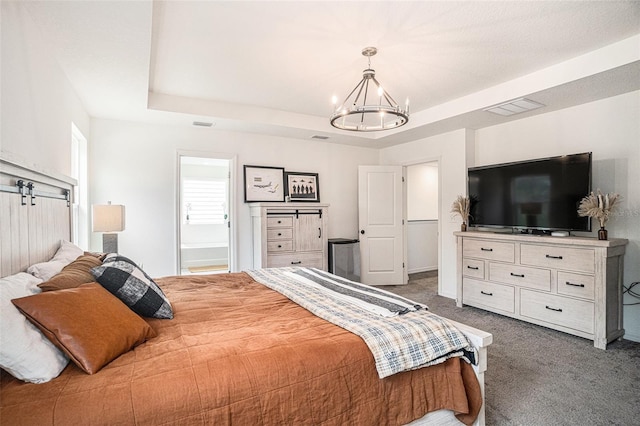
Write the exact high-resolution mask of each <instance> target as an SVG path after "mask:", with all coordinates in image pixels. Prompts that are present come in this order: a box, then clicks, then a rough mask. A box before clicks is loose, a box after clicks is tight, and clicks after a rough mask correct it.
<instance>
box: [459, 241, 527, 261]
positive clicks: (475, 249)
mask: <svg viewBox="0 0 640 426" xmlns="http://www.w3.org/2000/svg"><path fill="white" fill-rule="evenodd" d="M462 256H463V257H475V258H478V259H487V260H497V261H499V262H511V263H513V261H514V260H515V245H514V244H513V243H504V242H499V241H482V240H473V239H465V240H464V245H463V247H462Z"/></svg>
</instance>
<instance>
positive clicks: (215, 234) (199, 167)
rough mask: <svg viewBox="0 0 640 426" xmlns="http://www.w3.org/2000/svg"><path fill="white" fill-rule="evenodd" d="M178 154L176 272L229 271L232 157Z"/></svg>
mask: <svg viewBox="0 0 640 426" xmlns="http://www.w3.org/2000/svg"><path fill="white" fill-rule="evenodd" d="M178 157H179V185H178V188H179V191H178V193H179V196H178V199H179V208H178V210H179V212H178V216H179V218H178V222H179V223H178V229H179V231H178V244H179V250H178V271H179V274H180V275H193V274H214V273H225V272H229V271H230V270H231V263H232V261H231V260H232V259H231V253H232V251H231V249H230V248H231V245H232V244H231V242H232V239H231V220H230V218H231V215H230V210H231V209H230V207H231V206H232V204H231V188H232V184H231V176H232V174H231V170H232V163H233V160H232V159H229V158H213V157H204V156H190V155H180V154H179V155H178Z"/></svg>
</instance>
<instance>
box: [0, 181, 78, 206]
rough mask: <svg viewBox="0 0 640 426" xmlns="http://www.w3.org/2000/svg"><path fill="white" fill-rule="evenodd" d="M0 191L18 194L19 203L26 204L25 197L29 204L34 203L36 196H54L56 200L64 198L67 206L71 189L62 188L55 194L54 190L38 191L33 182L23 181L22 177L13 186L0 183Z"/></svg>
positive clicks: (33, 204)
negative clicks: (59, 192)
mask: <svg viewBox="0 0 640 426" xmlns="http://www.w3.org/2000/svg"><path fill="white" fill-rule="evenodd" d="M0 192H10V193H13V194H20V197H21V200H20V204H21V205H23V206H26V205H27V197H29V198H30V200H29V204H31V205H32V206H35V205H36V197H41V198H54V199H57V200H66V201H67V207H69V206H70V205H71V191H69V190H68V189H63V190H62V194H56V193H55V192H47V191H39V190H37V189H36V186H35V184H34V183H33V182H25V181H24V180H22V179H18V180H17V181H16V184H15V186H10V185H0Z"/></svg>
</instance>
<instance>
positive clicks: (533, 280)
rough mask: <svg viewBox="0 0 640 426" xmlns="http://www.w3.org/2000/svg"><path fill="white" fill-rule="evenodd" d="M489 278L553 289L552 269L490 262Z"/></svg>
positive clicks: (522, 285)
mask: <svg viewBox="0 0 640 426" xmlns="http://www.w3.org/2000/svg"><path fill="white" fill-rule="evenodd" d="M489 279H490V280H491V281H497V282H500V283H505V284H515V285H519V286H521V287H528V288H535V289H538V290H545V291H551V271H550V270H548V269H540V268H529V267H527V266H519V265H509V264H506V263H491V264H489Z"/></svg>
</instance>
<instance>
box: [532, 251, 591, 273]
mask: <svg viewBox="0 0 640 426" xmlns="http://www.w3.org/2000/svg"><path fill="white" fill-rule="evenodd" d="M595 256H596V255H595V250H593V249H583V248H573V247H554V246H546V245H542V244H522V245H521V246H520V263H522V264H523V265H531V266H542V267H545V268H556V269H562V270H565V271H576V272H586V273H593V272H594V269H595V266H594V265H595Z"/></svg>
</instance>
